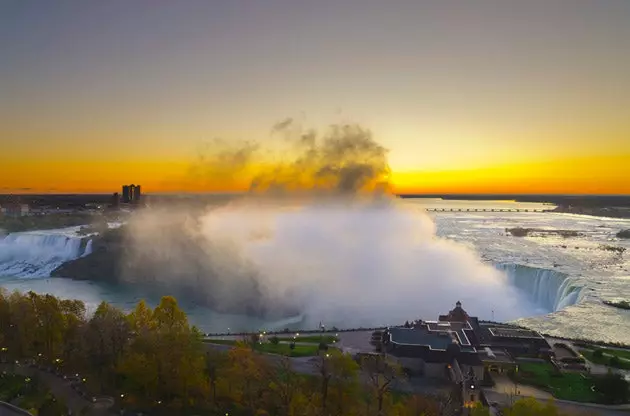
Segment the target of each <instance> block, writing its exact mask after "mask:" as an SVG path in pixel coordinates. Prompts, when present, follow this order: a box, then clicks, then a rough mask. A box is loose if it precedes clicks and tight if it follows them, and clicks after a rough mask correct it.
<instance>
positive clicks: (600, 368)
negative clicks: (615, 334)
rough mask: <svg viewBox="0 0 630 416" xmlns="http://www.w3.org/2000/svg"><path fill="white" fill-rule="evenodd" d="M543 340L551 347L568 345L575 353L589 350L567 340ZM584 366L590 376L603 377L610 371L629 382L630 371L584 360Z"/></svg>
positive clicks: (549, 338)
mask: <svg viewBox="0 0 630 416" xmlns="http://www.w3.org/2000/svg"><path fill="white" fill-rule="evenodd" d="M545 338H546V339H547V341H548V342H549V343H550V344H551V345H553V344H555V343H562V344H566V345H568V346H569V347H570V348H572V349H573V350H574V351H576V352H580V350H581V349H585V350H588V349H589V348H584V347H578V346H576V345H574V344H573V343H572V342H571V341H568V340H565V339H561V338H553V337H545ZM602 348H607V349H613V350H615V349H616V350H621V351H627V349H624V348H613V347H602ZM604 355H606V356H608V355H609V354H604ZM584 358H585V359H586V357H584ZM620 359H622V360H624V361H630V360H627V359H625V358H622V357H620ZM586 364H587V365H588V368H589V371H590V373H591V374H594V375H604V374H607V373H608V370H611V371H612V372H613V373H617V374H621V375H622V376H623V377H624V378H625V379H626V380H628V381H630V371H628V370H623V369H620V368H613V367H608V366H606V365H602V364H596V363H594V362H591V361H589V360H588V359H586Z"/></svg>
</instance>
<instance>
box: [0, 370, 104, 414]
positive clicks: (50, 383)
mask: <svg viewBox="0 0 630 416" xmlns="http://www.w3.org/2000/svg"><path fill="white" fill-rule="evenodd" d="M0 369H2V370H3V371H7V372H12V373H14V374H20V375H22V376H25V377H37V378H38V379H39V380H40V381H41V382H42V383H43V384H44V385H45V386H46V388H48V389H49V390H50V391H51V393H52V394H53V395H54V396H55V397H57V398H59V399H61V400H63V401H64V403H65V404H66V406H68V408H69V409H70V411H71V412H72V414H73V415H108V414H109V413H107V411H106V410H104V409H95V407H94V406H93V403H92V401H91V400H88V399H87V398H85V397H83V396H81V395H80V394H79V393H78V392H77V391H76V390H74V389H73V388H72V386H71V385H70V383H69V382H68V381H67V380H64V379H63V378H61V377H59V376H57V375H56V374H52V373H49V372H46V371H43V370H40V369H38V368H36V367H31V366H28V365H20V364H0ZM86 412H87V413H86Z"/></svg>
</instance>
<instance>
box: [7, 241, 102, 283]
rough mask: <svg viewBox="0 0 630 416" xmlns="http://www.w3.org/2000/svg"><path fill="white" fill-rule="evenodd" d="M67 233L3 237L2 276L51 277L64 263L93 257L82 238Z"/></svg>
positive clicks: (88, 245)
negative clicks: (89, 255)
mask: <svg viewBox="0 0 630 416" xmlns="http://www.w3.org/2000/svg"><path fill="white" fill-rule="evenodd" d="M65 231H66V230H50V231H29V232H21V233H12V234H8V235H6V236H4V237H0V276H15V277H48V276H50V273H51V272H52V271H53V270H54V269H55V268H57V267H58V266H60V265H61V264H62V263H64V262H66V261H69V260H74V259H76V258H78V257H79V256H81V255H87V254H90V253H91V251H92V245H91V241H90V242H88V243H87V246H86V245H85V244H84V243H83V239H82V238H81V237H79V236H77V235H75V234H74V233H69V232H65Z"/></svg>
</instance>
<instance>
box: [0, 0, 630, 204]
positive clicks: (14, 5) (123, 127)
mask: <svg viewBox="0 0 630 416" xmlns="http://www.w3.org/2000/svg"><path fill="white" fill-rule="evenodd" d="M629 48H630V2H628V1H627V0H601V1H592V0H558V1H554V2H549V1H545V0H530V1H523V2H503V1H499V0H478V1H475V2H460V1H454V0H440V1H416V2H402V1H400V2H382V1H375V0H342V1H336V0H335V1H333V0H322V1H317V2H294V1H289V0H269V1H265V2H260V1H255V0H244V1H233V2H222V1H206V2H171V1H166V0H151V1H148V0H144V1H136V2H132V3H130V2H126V1H121V0H111V1H108V2H99V1H92V0H85V1H82V2H54V1H52V2H29V1H22V0H8V1H4V2H2V5H0V56H2V61H3V64H2V65H1V66H0V149H1V151H0V193H112V192H115V191H119V189H120V184H121V183H130V181H129V180H130V179H132V180H133V181H134V183H142V184H143V191H144V192H145V193H165V192H179V191H183V192H231V191H242V190H245V189H247V187H248V185H249V182H248V181H249V177H248V176H247V175H246V174H243V173H242V172H236V171H235V172H234V175H232V176H231V177H229V178H228V179H226V178H227V176H226V175H224V176H222V177H221V178H220V179H217V178H203V180H200V179H199V178H198V177H195V176H194V175H191V174H190V172H191V166H194V164H195V163H196V161H197V159H198V157H199V149H200V147H202V145H203V143H204V142H206V141H208V140H211V139H213V138H216V137H220V138H223V139H225V140H226V141H228V142H230V141H235V140H237V139H238V140H251V141H256V142H258V143H259V146H261V147H263V148H264V147H265V146H268V145H269V143H270V133H269V132H270V129H271V126H272V125H274V123H276V122H278V121H280V120H282V119H284V118H286V117H293V118H294V119H295V120H298V121H299V122H300V123H302V124H303V125H304V126H305V127H306V128H315V129H317V130H318V131H322V130H324V129H325V128H326V126H327V125H329V124H336V123H346V122H352V123H358V124H360V125H362V126H364V127H365V128H368V129H370V130H371V131H372V132H373V134H374V137H375V138H376V140H377V141H378V142H379V143H381V144H382V145H383V146H384V147H386V148H387V149H389V150H390V152H389V162H390V165H391V168H392V175H391V183H392V186H393V190H394V192H396V193H497V194H500V193H507V194H518V193H563V194H588V193H591V194H630V181H628V180H626V179H625V178H628V177H630V77H628V74H630V55H629V54H628V53H627V51H628V49H629Z"/></svg>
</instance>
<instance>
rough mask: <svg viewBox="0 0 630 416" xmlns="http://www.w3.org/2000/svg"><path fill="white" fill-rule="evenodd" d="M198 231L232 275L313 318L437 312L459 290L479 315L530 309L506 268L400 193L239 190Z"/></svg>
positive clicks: (342, 321) (372, 319)
mask: <svg viewBox="0 0 630 416" xmlns="http://www.w3.org/2000/svg"><path fill="white" fill-rule="evenodd" d="M198 233H199V236H201V238H202V240H203V241H204V244H205V245H206V247H211V246H213V247H222V248H223V249H224V251H223V256H222V257H221V269H222V270H223V271H224V272H225V273H226V275H227V276H230V278H234V276H236V275H238V274H239V273H240V272H245V273H248V274H249V275H251V276H255V279H256V281H257V283H258V286H259V288H260V290H261V291H262V294H261V296H262V298H263V299H265V302H266V303H271V304H273V305H276V306H277V305H287V304H288V305H291V306H294V307H296V308H298V309H299V310H300V311H301V312H303V313H304V314H305V315H306V317H307V319H308V320H309V322H310V323H317V322H319V321H323V322H325V323H327V324H328V325H338V326H340V325H341V326H352V325H378V324H390V323H396V322H403V321H405V320H407V319H413V318H420V317H421V318H424V319H431V318H437V314H438V313H445V312H447V311H448V310H449V309H451V308H452V306H453V305H454V303H455V302H456V301H457V300H460V301H462V302H463V303H464V306H465V308H466V309H467V310H468V311H469V313H471V314H472V315H478V316H480V317H483V318H490V317H491V315H492V312H491V311H492V310H495V311H496V315H495V318H496V319H512V318H516V317H521V316H527V315H529V314H531V313H533V311H534V307H533V306H532V305H531V304H530V303H529V302H527V301H526V300H525V299H524V298H523V297H522V296H521V295H519V294H518V292H517V291H516V289H514V288H513V287H511V286H510V285H509V284H508V283H507V281H506V279H505V276H504V275H503V274H502V273H500V272H499V271H497V270H496V269H495V268H494V267H492V266H491V265H486V264H483V263H482V262H481V261H480V260H479V258H478V256H477V255H476V253H474V252H473V251H471V250H470V249H468V248H466V247H464V246H462V245H459V244H457V243H455V242H452V241H449V240H445V239H442V238H438V237H436V235H435V224H434V223H433V222H432V221H431V219H430V218H429V217H428V216H427V215H426V214H424V213H421V212H419V211H415V210H411V209H409V208H406V207H404V206H403V205H402V204H401V202H399V201H397V200H395V199H383V198H381V199H378V200H372V201H362V202H359V201H357V200H343V201H340V200H336V201H331V200H327V201H326V202H322V201H319V202H317V201H310V202H304V201H302V202H295V201H291V202H287V201H286V200H284V201H280V200H268V199H266V200H262V201H261V200H256V199H254V200H242V201H239V202H236V203H234V204H230V205H228V206H224V207H221V208H218V209H213V210H210V211H209V212H207V213H206V214H204V215H203V216H202V217H201V219H200V228H199V229H198ZM228 247H229V250H226V248H228ZM228 253H229V254H228ZM215 258H217V257H216V256H215ZM232 261H234V263H233V264H232V263H231V262H232ZM226 296H235V297H238V296H239V294H238V293H226Z"/></svg>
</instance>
